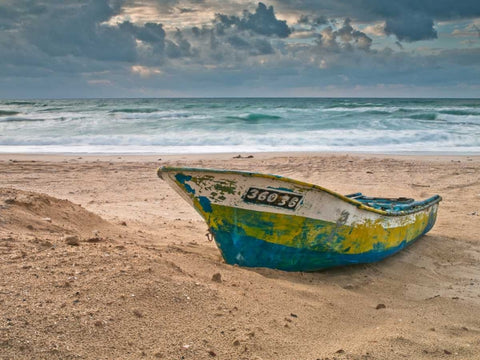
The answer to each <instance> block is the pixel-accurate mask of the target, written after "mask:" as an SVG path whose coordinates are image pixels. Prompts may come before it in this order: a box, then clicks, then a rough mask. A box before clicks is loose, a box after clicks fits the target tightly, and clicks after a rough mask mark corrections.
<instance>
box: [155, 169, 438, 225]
mask: <svg viewBox="0 0 480 360" xmlns="http://www.w3.org/2000/svg"><path fill="white" fill-rule="evenodd" d="M176 171H177V172H180V171H193V172H210V173H215V174H227V175H230V174H231V175H241V176H249V177H256V178H264V179H271V180H281V181H285V182H287V183H291V184H294V185H298V186H302V187H307V188H310V189H315V190H320V191H324V192H326V193H328V194H330V195H332V196H334V197H336V198H338V199H340V200H343V201H345V202H347V203H350V204H352V205H354V206H356V207H357V208H359V209H362V210H366V211H370V212H373V213H377V214H380V215H384V216H404V215H410V214H415V213H418V212H420V211H422V210H425V209H428V208H430V207H431V206H433V205H435V204H438V203H439V202H440V201H441V200H442V197H441V196H440V195H434V196H432V197H430V198H427V199H424V200H421V201H420V203H423V204H419V205H417V206H415V207H414V208H412V209H407V210H392V211H385V210H380V209H376V208H374V207H371V206H368V205H365V204H363V203H362V202H360V201H357V200H354V199H351V198H348V197H346V196H345V195H342V194H339V193H337V192H335V191H332V190H329V189H327V188H324V187H322V186H320V185H315V184H310V183H307V182H304V181H300V180H295V179H292V178H288V177H285V176H281V175H273V174H263V173H257V172H251V171H244V170H225V169H211V168H195V167H182V166H162V167H160V168H158V170H157V175H158V177H160V178H162V176H161V173H162V172H176Z"/></svg>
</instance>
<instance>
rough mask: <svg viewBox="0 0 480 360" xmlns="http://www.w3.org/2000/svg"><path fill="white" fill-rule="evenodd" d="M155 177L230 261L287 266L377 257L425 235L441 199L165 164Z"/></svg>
mask: <svg viewBox="0 0 480 360" xmlns="http://www.w3.org/2000/svg"><path fill="white" fill-rule="evenodd" d="M158 176H159V177H160V178H162V179H163V180H164V181H166V182H167V183H168V184H169V185H170V186H171V187H172V188H173V189H174V190H175V191H176V192H177V193H178V194H179V195H180V196H181V197H182V198H183V199H185V200H186V201H187V202H188V203H189V204H190V205H192V206H193V207H194V208H195V210H196V211H197V212H198V213H199V214H200V215H201V216H202V217H203V219H204V220H205V221H206V223H207V226H208V231H209V233H210V234H211V235H212V236H213V238H214V240H215V242H216V244H217V246H218V248H219V249H220V252H221V253H222V256H223V258H224V259H225V262H226V263H228V264H237V265H239V266H245V267H267V268H274V269H280V270H285V271H316V270H321V269H326V268H330V267H336V266H344V265H351V264H361V263H372V262H377V261H380V260H382V259H384V258H386V257H388V256H390V255H393V254H395V253H397V252H398V251H400V250H401V249H403V248H405V247H406V246H407V245H409V244H411V243H413V242H414V241H415V240H417V239H418V238H419V237H421V236H422V235H424V234H426V233H427V232H428V231H429V230H430V229H431V228H432V227H433V225H434V224H435V220H436V217H437V210H438V205H439V202H440V201H441V200H442V199H441V197H440V196H439V195H435V196H432V197H430V198H428V199H425V200H422V201H415V200H414V199H410V198H405V197H400V198H378V197H369V196H365V195H363V194H362V193H355V194H349V195H345V196H344V195H341V194H338V193H336V192H334V191H331V190H328V189H326V188H323V187H321V186H318V185H313V184H308V183H305V182H302V181H297V180H293V179H289V178H286V177H282V176H278V175H267V174H261V173H256V172H246V171H235V170H217V169H202V168H189V167H162V168H160V169H158Z"/></svg>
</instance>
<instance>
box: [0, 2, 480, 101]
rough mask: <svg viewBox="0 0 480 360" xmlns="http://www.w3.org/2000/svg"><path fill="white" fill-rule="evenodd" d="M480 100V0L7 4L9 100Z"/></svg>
mask: <svg viewBox="0 0 480 360" xmlns="http://www.w3.org/2000/svg"><path fill="white" fill-rule="evenodd" d="M237 96H241V97H245V96H247V97H250V96H251V97H277V96H280V97H297V96H299V97H303V96H308V97H310V96H311V97H317V96H319V97H474V98H478V97H480V1H479V0H455V1H451V0H395V1H388V0H305V1H301V0H265V1H264V2H257V1H240V0H91V1H87V0H69V1H64V0H38V1H35V0H0V98H7V99H13V98H94V97H237Z"/></svg>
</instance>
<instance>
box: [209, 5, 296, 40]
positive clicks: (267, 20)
mask: <svg viewBox="0 0 480 360" xmlns="http://www.w3.org/2000/svg"><path fill="white" fill-rule="evenodd" d="M216 20H217V23H218V25H221V26H223V27H224V28H230V27H232V26H235V27H237V28H238V29H239V30H250V31H252V32H254V33H257V34H260V35H265V36H278V37H280V38H286V37H288V36H289V35H290V34H291V32H292V30H291V29H290V28H289V27H288V25H287V22H286V21H285V20H278V19H277V17H276V16H275V12H274V10H273V6H270V7H267V6H266V5H265V4H263V3H258V7H257V9H256V10H255V13H251V12H249V11H247V10H246V11H244V13H243V16H242V17H238V16H235V15H232V16H229V15H224V14H217V15H216Z"/></svg>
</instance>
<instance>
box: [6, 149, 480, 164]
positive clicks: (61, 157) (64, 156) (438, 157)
mask: <svg viewBox="0 0 480 360" xmlns="http://www.w3.org/2000/svg"><path fill="white" fill-rule="evenodd" d="M238 156H240V157H238ZM249 156H253V159H270V158H277V157H291V158H306V157H346V156H347V157H353V158H359V159H366V158H376V159H378V158H392V159H410V158H412V159H419V160H432V161H448V160H469V159H471V160H480V154H451V153H449V154H437V153H435V154H433V153H409V154H391V153H352V152H316V151H312V152H309V151H306V152H305V151H299V152H296V151H285V152H283V151H280V152H228V153H227V152H225V153H197V154H193V153H189V154H121V153H119V154H107V153H98V154H92V153H78V154H76V153H75V154H71V153H58V154H57V153H55V154H48V153H47V154H43V153H42V154H34V153H28V154H24V153H0V161H8V160H22V161H26V160H30V161H32V160H33V161H65V160H84V161H91V160H93V159H94V160H103V161H119V160H121V161H143V162H153V161H158V159H162V161H163V160H168V161H178V160H189V161H196V160H228V159H242V160H243V159H248V157H249Z"/></svg>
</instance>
